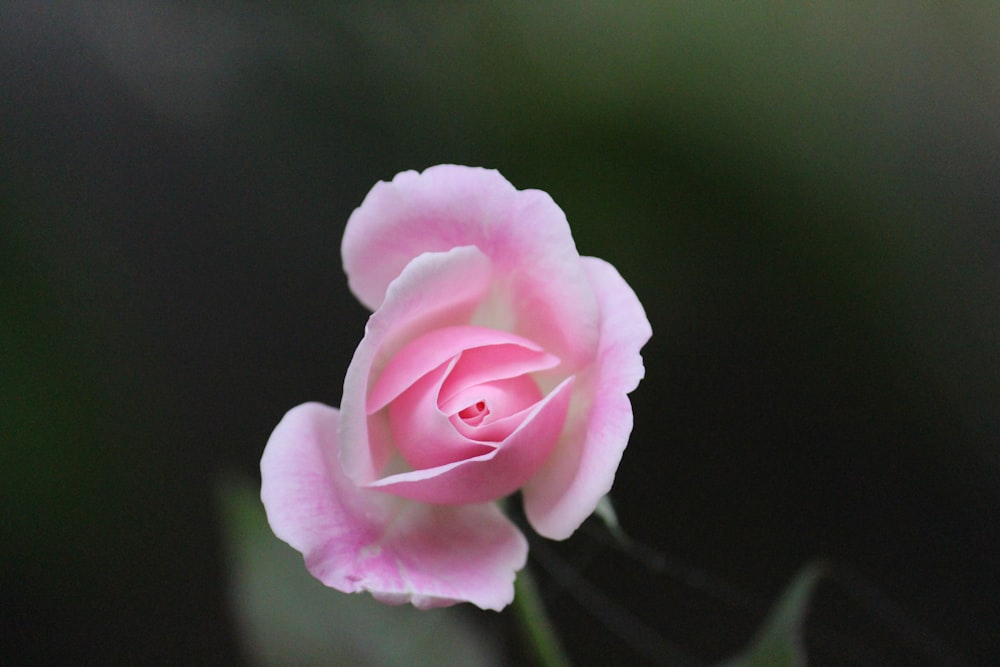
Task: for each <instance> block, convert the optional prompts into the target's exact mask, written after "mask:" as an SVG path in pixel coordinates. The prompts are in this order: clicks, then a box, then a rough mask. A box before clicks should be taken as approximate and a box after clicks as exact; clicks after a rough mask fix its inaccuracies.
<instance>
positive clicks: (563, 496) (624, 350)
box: [523, 257, 652, 539]
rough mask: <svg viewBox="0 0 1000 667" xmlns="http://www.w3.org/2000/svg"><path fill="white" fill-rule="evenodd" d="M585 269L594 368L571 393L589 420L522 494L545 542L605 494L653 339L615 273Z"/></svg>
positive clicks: (590, 264) (572, 429) (571, 432)
mask: <svg viewBox="0 0 1000 667" xmlns="http://www.w3.org/2000/svg"><path fill="white" fill-rule="evenodd" d="M584 266H585V267H586V270H587V276H588V278H589V279H590V283H591V285H592V286H593V289H594V292H595V293H596V295H597V300H598V304H599V306H600V312H601V339H600V351H599V354H598V360H597V363H596V366H595V367H594V368H593V369H588V371H587V373H586V374H585V375H584V376H583V377H581V378H580V380H581V382H580V385H581V386H580V387H579V388H578V390H577V392H578V394H579V396H580V400H581V401H583V400H589V402H590V406H589V413H588V414H587V415H586V418H585V419H580V420H576V421H575V422H574V423H573V424H571V425H568V428H567V432H566V433H564V435H563V437H562V438H561V441H560V443H559V446H558V447H557V448H556V450H555V451H554V452H553V453H552V456H551V457H550V458H549V459H548V460H547V461H546V462H545V464H544V465H543V466H542V468H541V470H539V472H538V474H537V475H536V476H535V477H534V478H533V479H532V480H531V481H530V482H529V483H528V484H527V485H526V486H525V487H524V489H523V496H524V506H525V513H526V514H527V517H528V521H529V522H530V523H531V525H532V527H534V529H535V530H536V531H538V533H539V534H541V535H543V536H545V537H548V538H551V539H564V538H566V537H569V536H570V535H571V534H572V533H573V531H575V530H576V529H577V528H578V527H579V525H580V524H581V523H583V521H584V519H586V518H587V517H588V516H590V514H591V513H592V512H593V511H594V508H596V507H597V503H598V502H599V501H600V499H601V498H602V497H603V496H604V495H605V494H607V493H608V491H609V490H610V489H611V485H612V483H613V482H614V478H615V472H616V471H617V469H618V464H619V462H620V461H621V457H622V453H623V452H624V450H625V446H626V445H627V444H628V438H629V434H630V433H631V432H632V404H631V403H630V401H629V398H628V395H627V394H628V393H629V392H631V391H632V390H633V389H635V388H636V386H637V385H638V384H639V380H640V379H642V376H643V373H644V370H643V366H642V357H641V356H640V354H639V350H640V349H641V348H642V346H643V345H644V344H645V343H646V341H648V340H649V337H650V335H651V334H652V330H651V328H650V326H649V321H648V320H647V319H646V314H645V312H644V311H643V309H642V305H641V304H640V303H639V300H638V299H637V298H636V296H635V293H634V292H633V291H632V288H631V287H629V286H628V284H627V283H626V282H625V281H624V279H622V277H621V276H620V275H619V274H618V271H616V270H615V268H614V267H613V266H611V265H610V264H608V263H607V262H604V261H603V260H600V259H596V258H593V257H585V258H584ZM576 400H577V399H576V398H575V399H574V405H575V404H576ZM574 409H575V408H574Z"/></svg>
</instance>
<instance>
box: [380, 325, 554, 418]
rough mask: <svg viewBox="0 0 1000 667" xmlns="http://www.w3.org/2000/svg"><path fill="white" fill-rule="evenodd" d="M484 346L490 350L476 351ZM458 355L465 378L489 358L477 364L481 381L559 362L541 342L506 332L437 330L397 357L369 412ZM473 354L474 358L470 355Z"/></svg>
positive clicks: (383, 377) (462, 328)
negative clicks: (472, 367)
mask: <svg viewBox="0 0 1000 667" xmlns="http://www.w3.org/2000/svg"><path fill="white" fill-rule="evenodd" d="M482 347H486V349H487V350H488V351H486V352H481V351H474V350H476V349H477V348H482ZM458 355H462V357H463V358H462V363H461V365H460V370H459V375H460V376H461V377H467V376H469V374H470V370H469V367H470V366H471V365H472V364H473V363H474V361H473V360H475V359H477V358H479V357H482V356H486V357H487V360H486V361H485V362H484V361H480V362H479V363H478V365H477V368H478V367H482V366H485V369H480V370H478V371H476V372H477V373H480V374H481V375H479V377H481V378H482V379H480V380H478V381H479V382H484V381H486V380H493V379H497V378H503V377H513V376H514V375H520V374H522V373H527V372H530V371H535V370H540V369H543V368H551V367H553V366H555V365H556V364H558V363H559V359H558V358H556V357H554V356H553V355H550V354H547V353H545V352H543V351H542V350H541V348H540V347H539V346H538V344H537V343H534V342H532V341H530V340H528V339H527V338H522V337H521V336H516V335H514V334H512V333H508V332H506V331H500V330H498V329H487V328H485V327H473V326H453V327H443V328H441V329H435V330H434V331H429V332H428V333H426V334H424V335H423V336H421V337H420V338H418V339H416V340H414V341H413V342H411V343H408V344H407V345H406V347H404V348H403V349H402V350H400V351H399V352H398V353H397V354H396V355H395V356H393V358H392V359H391V360H390V362H389V365H388V366H387V367H386V368H385V370H384V371H382V374H381V375H380V376H379V378H378V381H377V382H376V384H375V387H374V388H373V389H372V391H371V394H370V395H369V396H368V413H369V414H371V413H373V412H376V411H378V410H381V409H382V408H384V407H385V406H386V405H387V404H388V403H389V401H391V400H393V399H394V398H396V396H399V394H401V393H403V391H404V390H406V388H407V387H409V386H410V385H411V384H413V383H414V382H416V381H417V380H418V379H419V378H420V377H421V376H422V375H424V374H425V373H427V372H429V371H430V370H432V369H434V368H437V367H438V366H440V365H441V364H443V363H444V362H445V361H448V360H449V359H451V358H452V357H457V356H458ZM469 356H471V357H472V360H470V359H468V358H466V357H469ZM484 370H485V373H484Z"/></svg>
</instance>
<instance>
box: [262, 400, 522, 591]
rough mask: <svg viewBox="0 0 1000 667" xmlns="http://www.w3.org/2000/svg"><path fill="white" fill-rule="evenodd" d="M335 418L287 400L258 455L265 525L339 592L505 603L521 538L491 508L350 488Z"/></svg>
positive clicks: (316, 407) (516, 567) (316, 406)
mask: <svg viewBox="0 0 1000 667" xmlns="http://www.w3.org/2000/svg"><path fill="white" fill-rule="evenodd" d="M338 420H339V415H338V412H337V410H336V409H334V408H330V407H327V406H325V405H320V404H318V403H309V404H305V405H300V406H299V407H297V408H294V409H293V410H291V411H290V412H289V413H288V414H287V415H285V418H284V419H282V421H281V423H279V424H278V426H277V428H275V430H274V433H273V434H272V435H271V439H270V440H269V441H268V444H267V448H266V449H265V451H264V456H263V457H262V458H261V464H260V467H261V500H262V501H263V503H264V507H265V509H266V511H267V518H268V521H269V523H270V524H271V528H272V529H273V530H274V534H275V535H277V536H278V537H279V538H281V539H282V540H284V541H285V542H287V543H288V544H290V545H291V546H292V547H294V548H295V549H297V550H298V551H300V552H301V553H302V554H303V556H304V557H305V562H306V567H307V568H308V569H309V571H310V572H311V573H312V574H313V576H315V577H316V578H317V579H319V580H320V581H322V582H323V583H324V584H326V585H327V586H330V587H332V588H336V589H337V590H340V591H343V592H345V593H355V592H361V591H370V592H371V593H372V594H373V595H374V596H375V597H376V598H378V599H380V600H382V601H384V602H389V603H393V604H401V603H405V602H411V603H413V604H414V606H417V607H420V608H429V607H439V606H444V605H449V604H453V603H455V602H463V601H468V602H471V603H473V604H475V605H477V606H479V607H481V608H483V609H495V610H499V609H502V608H503V607H504V606H506V605H507V604H509V603H510V602H511V600H513V597H514V576H515V572H516V571H517V570H519V569H521V568H522V567H524V563H525V559H526V557H527V550H528V546H527V542H526V541H525V539H524V536H523V535H521V533H520V531H518V530H517V528H516V527H515V526H514V525H513V524H512V523H511V522H510V521H509V520H508V519H507V518H506V517H505V516H504V515H503V513H502V512H501V511H500V510H499V508H498V507H497V506H496V505H495V504H493V503H484V504H476V505H463V506H459V507H445V506H433V505H425V504H422V503H415V502H412V501H406V500H403V499H400V498H396V497H393V496H387V495H385V494H382V493H378V492H376V491H369V490H365V489H359V488H358V487H356V486H354V484H353V483H352V482H351V481H350V480H349V479H348V478H347V477H346V476H345V475H344V474H343V473H342V472H341V471H340V469H339V467H337V466H336V465H335V462H336V460H337V457H336V452H337V448H338V436H337V431H338V428H337V423H338ZM331 454H332V455H331ZM331 462H334V465H331Z"/></svg>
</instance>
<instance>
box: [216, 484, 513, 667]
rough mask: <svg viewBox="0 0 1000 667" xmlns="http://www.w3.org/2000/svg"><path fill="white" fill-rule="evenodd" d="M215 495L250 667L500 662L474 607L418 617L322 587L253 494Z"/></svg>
mask: <svg viewBox="0 0 1000 667" xmlns="http://www.w3.org/2000/svg"><path fill="white" fill-rule="evenodd" d="M217 497H218V504H219V508H220V511H221V517H222V522H223V529H224V530H223V534H224V537H225V541H226V546H227V548H228V549H227V550H228V557H229V558H228V561H229V563H228V565H229V568H228V569H229V584H230V586H229V589H230V603H231V606H232V609H233V615H234V617H235V619H236V623H237V628H238V629H239V631H240V634H241V640H242V643H243V648H244V652H245V653H246V654H247V657H248V658H249V659H250V663H251V664H254V665H258V666H259V667H271V666H275V667H277V666H278V665H302V666H306V667H307V666H310V665H316V666H317V667H319V666H320V665H322V666H323V667H331V666H335V665H345V666H346V665H352V666H353V665H371V666H373V667H375V666H378V667H397V666H398V667H404V666H407V667H413V666H415V665H435V666H437V665H456V666H459V665H460V666H461V667H497V666H498V665H499V657H498V653H497V650H496V648H497V647H496V645H495V643H494V642H492V641H491V640H490V638H489V637H487V636H485V634H484V633H483V631H482V630H481V629H480V628H478V627H477V626H476V625H475V624H474V623H472V622H471V621H472V618H471V617H470V615H469V613H472V612H473V610H472V609H463V608H460V607H450V608H447V609H435V610H431V611H419V610H417V609H414V608H413V607H411V606H409V605H405V606H400V607H392V606H388V605H385V604H382V603H381V602H377V601H376V600H374V599H373V598H372V597H371V596H370V595H367V594H357V595H348V594H345V593H341V592H339V591H336V590H333V589H331V588H327V587H326V586H324V585H323V584H321V583H319V582H318V581H317V580H316V579H314V578H313V577H312V576H311V575H310V574H309V573H308V572H307V571H306V568H305V565H304V564H303V562H302V556H301V555H300V554H299V553H298V552H296V551H295V550H293V549H292V548H291V547H289V546H288V545H286V544H285V543H283V542H281V541H280V540H278V538H276V537H275V536H274V534H273V533H272V532H271V530H270V528H269V527H268V525H267V518H266V516H265V514H264V508H263V506H262V505H261V502H260V498H259V496H258V492H257V488H256V487H254V486H253V485H252V484H250V483H249V482H246V481H244V480H233V479H227V480H225V481H223V482H222V483H220V484H219V485H218V488H217ZM463 612H469V613H463Z"/></svg>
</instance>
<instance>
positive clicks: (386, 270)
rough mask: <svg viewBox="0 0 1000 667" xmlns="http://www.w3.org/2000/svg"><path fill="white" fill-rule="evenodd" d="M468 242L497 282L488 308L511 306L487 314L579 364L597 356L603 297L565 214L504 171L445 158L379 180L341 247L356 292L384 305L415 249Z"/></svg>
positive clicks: (492, 322)
mask: <svg viewBox="0 0 1000 667" xmlns="http://www.w3.org/2000/svg"><path fill="white" fill-rule="evenodd" d="M467 245H472V246H476V247H477V248H479V249H480V250H481V251H482V252H483V253H484V254H485V255H486V256H487V257H489V258H490V260H491V261H492V262H493V264H494V266H495V267H496V273H495V275H496V276H497V280H498V281H499V282H498V284H497V285H496V293H495V294H494V295H493V296H494V297H495V299H494V300H492V301H491V303H490V308H492V309H496V310H499V311H503V312H491V313H488V314H483V315H482V317H483V321H482V322H479V323H481V324H485V325H487V326H497V325H498V324H499V323H502V324H503V326H501V327H500V328H507V329H509V330H511V331H516V332H517V333H519V334H521V335H523V336H526V337H528V338H530V339H532V340H534V341H537V342H538V343H540V344H541V345H542V346H543V347H544V348H545V349H546V350H549V351H550V352H554V353H556V354H558V355H559V356H561V357H563V359H564V361H567V362H569V363H572V364H575V365H576V366H579V365H582V364H584V363H587V362H588V361H589V360H590V359H591V358H592V357H593V354H594V352H595V350H596V344H597V306H596V302H595V301H594V297H593V295H592V294H591V293H590V290H589V289H588V288H587V285H586V278H585V276H584V273H583V269H582V266H581V264H580V256H579V254H578V252H577V250H576V245H575V244H574V242H573V237H572V234H571V233H570V229H569V225H568V224H567V222H566V216H565V215H564V214H563V212H562V210H561V209H560V208H559V207H558V206H557V205H556V204H555V202H553V201H552V199H551V198H550V197H549V196H548V195H547V194H546V193H544V192H541V191H538V190H522V191H519V190H516V189H515V188H514V186H512V185H511V184H510V183H509V182H508V181H507V180H506V179H505V178H504V177H503V176H501V175H500V174H499V173H498V172H496V171H491V170H486V169H477V168H471V167H461V166H456V165H438V166H436V167H431V168H429V169H427V170H425V171H424V172H423V173H419V174H418V173H417V172H413V171H407V172H403V173H401V174H398V175H397V176H396V177H395V178H394V179H393V180H392V182H390V183H386V182H381V183H378V184H377V185H375V187H374V188H372V190H371V192H369V193H368V196H367V197H366V198H365V200H364V202H363V203H362V204H361V206H360V207H358V208H357V209H356V210H355V211H354V213H353V214H352V215H351V217H350V219H349V220H348V222H347V228H346V229H345V230H344V241H343V245H342V248H341V252H342V255H343V261H344V270H345V271H346V272H347V277H348V281H349V282H350V285H351V289H352V290H353V291H354V294H355V295H356V296H357V297H358V299H360V300H361V302H362V303H364V304H365V305H366V306H368V307H369V308H371V309H372V310H376V309H378V308H379V307H380V306H381V304H382V302H383V300H384V299H385V296H386V291H387V290H388V288H389V285H390V283H391V282H392V281H393V280H395V278H396V277H397V276H398V275H400V273H401V272H402V271H403V269H404V267H406V265H407V264H408V263H409V262H410V261H411V260H412V259H413V258H415V257H417V256H418V255H420V254H421V253H424V252H442V251H446V250H449V249H451V248H454V247H456V246H467ZM498 321H499V322H498Z"/></svg>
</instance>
